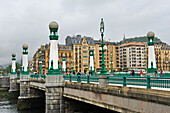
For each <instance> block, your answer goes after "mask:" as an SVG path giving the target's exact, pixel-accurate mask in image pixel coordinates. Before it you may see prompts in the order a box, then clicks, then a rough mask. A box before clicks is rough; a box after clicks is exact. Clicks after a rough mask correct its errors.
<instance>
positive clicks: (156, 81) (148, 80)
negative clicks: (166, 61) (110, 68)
mask: <svg viewBox="0 0 170 113" xmlns="http://www.w3.org/2000/svg"><path fill="white" fill-rule="evenodd" d="M108 84H121V85H123V86H127V85H133V86H146V87H147V88H148V89H150V88H151V87H156V88H170V77H150V76H147V77H139V76H108Z"/></svg>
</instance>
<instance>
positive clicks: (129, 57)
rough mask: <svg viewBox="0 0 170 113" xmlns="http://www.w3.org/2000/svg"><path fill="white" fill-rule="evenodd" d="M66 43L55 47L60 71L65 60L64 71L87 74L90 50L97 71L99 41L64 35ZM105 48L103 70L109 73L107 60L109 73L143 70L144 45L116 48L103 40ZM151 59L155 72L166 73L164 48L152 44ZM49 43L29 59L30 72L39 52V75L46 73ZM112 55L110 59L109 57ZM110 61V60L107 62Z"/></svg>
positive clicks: (168, 67)
mask: <svg viewBox="0 0 170 113" xmlns="http://www.w3.org/2000/svg"><path fill="white" fill-rule="evenodd" d="M65 42H66V44H58V48H59V49H58V50H59V51H58V55H59V62H60V63H59V65H60V67H61V70H62V65H63V62H62V59H63V56H65V59H66V72H67V73H70V72H73V70H74V71H75V72H83V73H85V72H88V71H89V68H90V67H89V64H90V55H89V50H90V48H93V49H94V67H95V72H100V69H101V65H102V52H101V51H100V49H99V48H100V47H101V40H94V39H93V38H91V37H86V36H84V37H82V36H81V35H76V36H72V37H71V36H67V37H66V39H65ZM104 43H105V46H106V47H107V49H106V51H105V52H104V62H105V67H106V69H107V71H108V72H111V61H112V63H113V71H129V70H135V71H140V70H142V71H146V70H147V58H148V57H147V56H148V46H147V43H136V42H130V43H124V44H121V45H116V43H114V42H110V41H104ZM154 46H155V57H156V64H157V69H158V70H160V69H162V70H163V71H170V57H169V56H170V49H169V48H168V47H167V46H165V45H158V44H155V45H154ZM49 48H50V44H46V45H42V46H41V47H40V48H39V49H38V50H37V51H36V52H35V54H34V56H33V59H32V64H33V65H32V67H33V72H37V73H39V72H40V63H39V62H40V50H41V60H42V70H41V71H42V73H44V74H45V73H48V68H49ZM111 53H112V56H111ZM111 58H112V59H111Z"/></svg>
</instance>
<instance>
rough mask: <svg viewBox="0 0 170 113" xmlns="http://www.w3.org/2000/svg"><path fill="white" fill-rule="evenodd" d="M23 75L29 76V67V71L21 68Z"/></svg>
mask: <svg viewBox="0 0 170 113" xmlns="http://www.w3.org/2000/svg"><path fill="white" fill-rule="evenodd" d="M21 74H22V75H29V67H27V71H24V66H22V68H21Z"/></svg>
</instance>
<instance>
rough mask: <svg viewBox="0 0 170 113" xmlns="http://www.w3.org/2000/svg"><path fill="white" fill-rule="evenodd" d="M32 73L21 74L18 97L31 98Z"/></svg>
mask: <svg viewBox="0 0 170 113" xmlns="http://www.w3.org/2000/svg"><path fill="white" fill-rule="evenodd" d="M29 78H30V75H21V76H20V96H19V97H18V99H26V98H30V80H29Z"/></svg>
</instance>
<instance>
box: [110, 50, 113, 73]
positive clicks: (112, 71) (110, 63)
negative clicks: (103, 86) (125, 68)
mask: <svg viewBox="0 0 170 113" xmlns="http://www.w3.org/2000/svg"><path fill="white" fill-rule="evenodd" d="M112 55H113V54H112V52H111V54H110V56H111V62H110V64H111V73H113V61H112Z"/></svg>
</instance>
